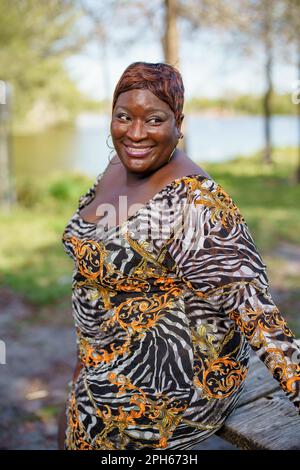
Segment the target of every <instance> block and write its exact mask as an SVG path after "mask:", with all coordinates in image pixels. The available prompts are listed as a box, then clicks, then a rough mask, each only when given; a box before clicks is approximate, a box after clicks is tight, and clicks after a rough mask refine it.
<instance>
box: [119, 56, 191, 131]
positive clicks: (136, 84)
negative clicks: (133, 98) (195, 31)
mask: <svg viewBox="0 0 300 470" xmlns="http://www.w3.org/2000/svg"><path fill="white" fill-rule="evenodd" d="M140 88H143V89H148V90H150V91H151V92H152V93H153V94H154V95H156V96H157V97H158V98H159V99H160V100H162V101H165V102H166V103H167V104H168V105H169V106H170V108H171V109H172V111H173V113H174V115H175V120H176V123H177V125H179V124H180V122H181V121H180V116H181V114H182V110H183V103H184V86H183V82H182V77H181V74H180V72H179V71H178V70H177V69H175V68H174V67H173V66H172V65H169V64H165V63H163V62H159V63H156V64H153V63H150V62H133V63H132V64H130V65H129V66H128V67H127V68H126V69H125V70H124V72H123V74H122V75H121V77H120V79H119V81H118V83H117V85H116V88H115V91H114V95H113V103H112V110H113V109H114V107H115V104H116V101H117V98H118V96H119V95H120V94H121V93H124V92H125V91H129V90H133V89H140Z"/></svg>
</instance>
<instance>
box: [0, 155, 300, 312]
mask: <svg viewBox="0 0 300 470" xmlns="http://www.w3.org/2000/svg"><path fill="white" fill-rule="evenodd" d="M274 161H275V165H274V166H273V167H272V168H266V167H264V166H263V165H262V164H261V162H260V159H259V156H258V155H254V156H253V157H251V158H243V157H240V158H236V159H235V160H234V161H231V162H228V163H222V164H221V163H219V164H205V163H203V162H199V164H200V165H201V166H202V167H203V168H204V169H205V170H206V171H207V172H208V173H209V174H210V176H211V177H213V178H214V180H215V181H217V182H218V183H220V184H221V185H222V186H223V188H224V189H225V190H226V191H227V192H228V193H229V194H230V195H231V196H232V198H233V200H234V202H235V203H236V204H237V205H238V206H239V208H240V210H241V212H242V214H243V215H244V217H245V219H246V221H247V223H248V225H249V228H250V231H251V233H252V235H253V237H254V239H255V242H256V244H257V246H258V248H259V249H260V250H261V251H262V252H263V253H265V252H267V251H269V250H272V248H274V247H275V246H276V245H277V243H278V242H281V241H287V242H290V243H296V244H300V238H299V233H300V211H299V201H300V184H299V185H295V184H294V183H293V182H292V175H293V173H294V172H295V167H296V150H295V149H281V150H277V151H276V152H275V155H274ZM92 183H93V180H92V179H88V178H87V177H84V176H82V175H78V174H70V173H65V174H57V175H56V176H52V177H51V178H47V177H45V179H43V181H42V182H41V181H39V182H37V181H36V180H34V179H32V180H29V179H26V180H22V181H19V182H18V194H19V199H20V200H19V204H18V207H16V208H15V209H14V210H13V211H12V212H11V213H10V214H4V213H1V217H0V239H1V240H0V241H1V252H0V282H1V284H3V285H7V286H10V287H12V288H13V289H14V291H15V292H17V293H18V292H19V293H21V294H23V295H24V296H25V298H26V299H28V300H29V301H31V302H33V303H35V304H37V305H45V304H49V303H51V302H52V301H55V300H58V299H61V298H62V297H64V296H69V295H70V292H71V274H72V268H73V262H72V260H71V259H70V258H69V257H68V256H67V254H66V253H65V252H64V250H63V246H62V243H61V236H62V233H63V229H64V227H65V225H66V223H67V221H68V220H69V218H70V217H71V216H72V214H73V213H74V212H75V210H76V208H77V203H78V198H79V196H80V195H82V194H83V193H84V192H85V191H87V189H88V188H89V187H90V186H91V184H92Z"/></svg>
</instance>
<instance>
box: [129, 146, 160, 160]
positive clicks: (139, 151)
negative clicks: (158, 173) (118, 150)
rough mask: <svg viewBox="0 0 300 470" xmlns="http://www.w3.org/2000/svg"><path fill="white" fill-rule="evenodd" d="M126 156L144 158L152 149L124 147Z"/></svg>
mask: <svg viewBox="0 0 300 470" xmlns="http://www.w3.org/2000/svg"><path fill="white" fill-rule="evenodd" d="M124 147H125V150H126V153H127V155H129V156H130V157H145V156H146V155H148V154H149V153H150V152H151V150H152V148H153V147H130V146H128V145H124Z"/></svg>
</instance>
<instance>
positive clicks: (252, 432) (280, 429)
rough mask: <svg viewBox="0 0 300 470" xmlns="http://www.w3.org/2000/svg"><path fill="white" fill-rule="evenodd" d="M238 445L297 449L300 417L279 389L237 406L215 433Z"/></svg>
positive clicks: (299, 439) (241, 447) (249, 447)
mask: <svg viewBox="0 0 300 470" xmlns="http://www.w3.org/2000/svg"><path fill="white" fill-rule="evenodd" d="M216 434H217V435H218V436H220V437H222V438H223V439H226V440H227V441H229V442H231V443H232V444H234V445H236V446H238V447H239V448H240V449H254V450H258V449H265V450H300V419H299V413H298V411H297V409H296V407H295V406H294V405H293V403H292V402H291V401H290V400H289V398H288V397H287V396H286V395H285V393H284V392H283V391H282V390H281V389H280V390H278V391H277V392H275V393H273V394H271V395H268V396H267V397H264V398H259V399H258V400H255V401H253V402H251V403H248V404H246V405H244V406H240V407H239V408H237V409H236V410H235V411H234V412H233V413H232V414H231V415H230V416H229V417H228V418H227V420H226V421H225V423H224V426H223V427H222V428H221V429H220V430H219V431H218V432H217V433H216Z"/></svg>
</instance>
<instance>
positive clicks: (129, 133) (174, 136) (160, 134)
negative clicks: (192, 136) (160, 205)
mask: <svg viewBox="0 0 300 470" xmlns="http://www.w3.org/2000/svg"><path fill="white" fill-rule="evenodd" d="M182 119H183V115H182V117H181V122H180V126H179V127H177V126H176V121H175V115H174V113H173V111H172V109H171V108H170V107H169V105H168V104H167V103H165V102H164V101H162V100H160V99H159V98H158V97H157V96H156V95H154V94H153V93H151V91H149V90H147V89H134V90H130V91H126V92H123V93H121V94H120V95H119V96H118V98H117V101H116V104H115V107H114V110H113V113H112V119H111V125H110V132H111V136H112V140H113V144H114V147H115V149H116V152H117V154H118V156H119V158H120V160H121V161H122V163H123V164H124V166H125V167H126V169H127V170H128V171H130V172H132V173H138V174H143V173H148V172H152V171H154V170H156V169H158V168H159V167H161V166H162V165H164V164H165V163H167V161H168V159H169V157H170V155H171V153H172V151H173V150H174V147H175V146H176V144H177V141H178V138H179V137H180V129H181V123H182Z"/></svg>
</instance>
